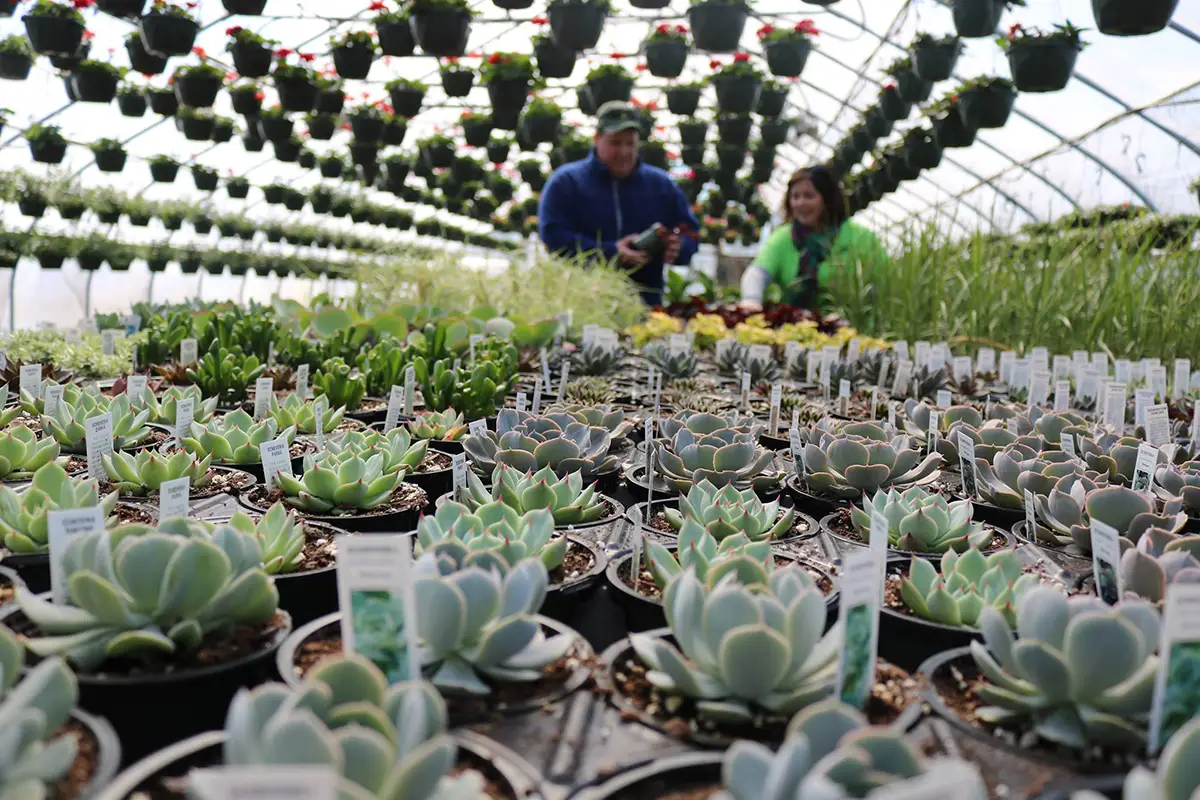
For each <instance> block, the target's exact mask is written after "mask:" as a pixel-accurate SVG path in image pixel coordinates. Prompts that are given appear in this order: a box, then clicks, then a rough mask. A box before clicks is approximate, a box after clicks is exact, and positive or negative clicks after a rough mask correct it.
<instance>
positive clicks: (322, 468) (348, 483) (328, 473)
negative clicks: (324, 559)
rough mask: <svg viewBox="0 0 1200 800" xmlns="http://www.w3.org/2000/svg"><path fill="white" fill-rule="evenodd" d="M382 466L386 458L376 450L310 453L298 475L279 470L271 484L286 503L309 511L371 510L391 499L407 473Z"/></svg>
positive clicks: (385, 464)
mask: <svg viewBox="0 0 1200 800" xmlns="http://www.w3.org/2000/svg"><path fill="white" fill-rule="evenodd" d="M397 430H399V429H397ZM385 466H387V462H386V458H385V456H384V454H383V453H378V452H377V453H372V454H371V455H367V454H366V453H362V452H360V451H356V450H351V449H345V450H342V451H340V452H332V451H328V450H327V451H325V452H324V453H321V454H319V455H313V454H311V453H310V454H309V455H306V456H305V457H304V472H303V473H302V474H301V475H300V477H298V478H296V477H293V476H291V475H287V474H284V473H280V474H278V475H276V476H275V486H276V487H277V488H278V489H279V491H281V492H283V493H284V495H286V497H285V500H286V502H287V503H289V504H290V505H292V506H295V507H296V508H299V509H301V510H303V511H307V512H309V513H312V514H329V513H332V512H337V513H342V512H347V511H350V512H352V511H372V510H374V509H376V508H378V507H379V506H381V505H383V504H384V503H386V502H387V501H388V500H390V499H391V497H392V493H393V492H395V491H396V489H397V488H398V487H399V486H400V484H401V482H403V480H404V476H405V474H407V473H406V469H405V468H404V467H403V466H399V467H397V469H395V470H393V471H391V472H387V471H385V470H384V467H385Z"/></svg>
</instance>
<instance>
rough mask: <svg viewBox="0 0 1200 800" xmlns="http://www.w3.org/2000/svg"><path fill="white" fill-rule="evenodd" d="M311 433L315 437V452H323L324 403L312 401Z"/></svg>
mask: <svg viewBox="0 0 1200 800" xmlns="http://www.w3.org/2000/svg"><path fill="white" fill-rule="evenodd" d="M313 428H314V430H313V435H314V436H315V437H316V439H317V452H318V453H324V452H325V403H324V402H323V401H322V402H319V403H313Z"/></svg>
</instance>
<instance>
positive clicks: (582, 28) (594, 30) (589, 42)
mask: <svg viewBox="0 0 1200 800" xmlns="http://www.w3.org/2000/svg"><path fill="white" fill-rule="evenodd" d="M611 10H612V6H611V5H610V4H609V2H608V0H550V4H549V5H547V6H546V16H547V18H548V21H549V23H550V37H551V38H552V39H553V40H554V43H555V44H556V45H558V46H559V47H562V48H566V49H567V50H573V51H575V52H579V51H582V50H590V49H592V48H593V47H595V46H596V43H597V42H598V41H600V34H601V33H602V32H603V31H604V21H605V20H606V19H608V15H609V12H610V11H611Z"/></svg>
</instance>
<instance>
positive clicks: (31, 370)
mask: <svg viewBox="0 0 1200 800" xmlns="http://www.w3.org/2000/svg"><path fill="white" fill-rule="evenodd" d="M18 381H19V383H18V384H17V385H18V388H19V389H20V390H21V394H28V395H29V396H30V397H37V396H38V394H39V393H40V392H41V389H42V365H41V364H22V365H21V373H20V377H19V378H18Z"/></svg>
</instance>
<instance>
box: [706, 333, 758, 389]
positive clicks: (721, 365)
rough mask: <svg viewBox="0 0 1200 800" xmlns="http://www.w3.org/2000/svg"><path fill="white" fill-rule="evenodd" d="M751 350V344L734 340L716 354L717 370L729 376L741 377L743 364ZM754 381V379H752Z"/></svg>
mask: <svg viewBox="0 0 1200 800" xmlns="http://www.w3.org/2000/svg"><path fill="white" fill-rule="evenodd" d="M749 352H750V345H748V344H745V343H744V342H738V341H732V342H730V343H729V344H728V345H726V346H725V347H723V348H722V349H721V351H720V352H719V353H717V354H716V358H714V359H713V360H714V361H715V362H716V365H717V371H718V372H720V373H721V374H722V375H724V376H726V377H727V378H740V377H741V374H742V365H743V364H744V363H745V360H746V356H747V354H748V353H749ZM751 383H753V381H751Z"/></svg>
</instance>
